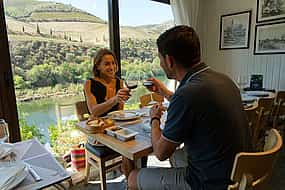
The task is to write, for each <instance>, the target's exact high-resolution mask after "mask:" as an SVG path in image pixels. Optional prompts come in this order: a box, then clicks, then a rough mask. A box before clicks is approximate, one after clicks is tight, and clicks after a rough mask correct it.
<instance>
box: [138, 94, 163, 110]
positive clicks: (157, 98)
mask: <svg viewBox="0 0 285 190" xmlns="http://www.w3.org/2000/svg"><path fill="white" fill-rule="evenodd" d="M151 100H153V101H156V102H163V100H164V98H163V96H161V95H159V94H157V93H150V94H146V95H143V96H141V97H140V106H141V107H144V106H147V105H148V104H149V102H151Z"/></svg>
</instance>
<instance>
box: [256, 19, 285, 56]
mask: <svg viewBox="0 0 285 190" xmlns="http://www.w3.org/2000/svg"><path fill="white" fill-rule="evenodd" d="M283 53H285V21H283V22H279V23H269V24H263V25H256V26H255V39H254V54H283Z"/></svg>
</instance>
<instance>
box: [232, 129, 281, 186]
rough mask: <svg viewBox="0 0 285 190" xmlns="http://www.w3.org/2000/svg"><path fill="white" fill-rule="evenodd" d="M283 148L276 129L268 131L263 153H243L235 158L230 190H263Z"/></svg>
mask: <svg viewBox="0 0 285 190" xmlns="http://www.w3.org/2000/svg"><path fill="white" fill-rule="evenodd" d="M281 146H282V138H281V136H280V134H279V133H278V131H277V130H276V129H271V130H270V131H268V134H267V137H266V143H265V146H264V150H263V151H262V152H253V153H249V152H241V153H238V154H237V155H236V157H235V161H234V165H233V169H232V174H231V180H232V181H233V182H234V184H233V185H229V186H228V190H262V189H265V185H266V182H267V180H268V179H269V178H270V177H271V173H272V168H273V165H274V163H275V161H276V159H277V155H278V152H279V151H280V149H281Z"/></svg>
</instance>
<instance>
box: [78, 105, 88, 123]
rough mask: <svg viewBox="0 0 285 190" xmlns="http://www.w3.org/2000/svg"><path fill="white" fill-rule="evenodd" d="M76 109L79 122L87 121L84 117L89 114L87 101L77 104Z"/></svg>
mask: <svg viewBox="0 0 285 190" xmlns="http://www.w3.org/2000/svg"><path fill="white" fill-rule="evenodd" d="M75 109H76V115H77V118H78V120H79V121H84V120H86V119H87V118H85V117H84V114H89V111H88V107H87V102H86V101H79V102H76V103H75Z"/></svg>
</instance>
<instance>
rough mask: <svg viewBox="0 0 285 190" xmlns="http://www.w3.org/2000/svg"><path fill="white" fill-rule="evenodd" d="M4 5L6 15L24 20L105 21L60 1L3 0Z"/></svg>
mask: <svg viewBox="0 0 285 190" xmlns="http://www.w3.org/2000/svg"><path fill="white" fill-rule="evenodd" d="M4 6H5V14H6V16H9V17H12V18H15V19H17V20H21V21H25V22H47V21H48V22H50V21H57V22H60V21H64V22H67V21H73V22H94V23H105V21H104V20H102V19H101V18H99V17H96V16H94V15H91V14H89V13H87V12H84V11H82V10H80V9H77V8H75V7H73V6H71V5H66V4H62V3H55V2H45V1H35V0H13V1H10V0H9V1H8V0H5V1H4Z"/></svg>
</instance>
